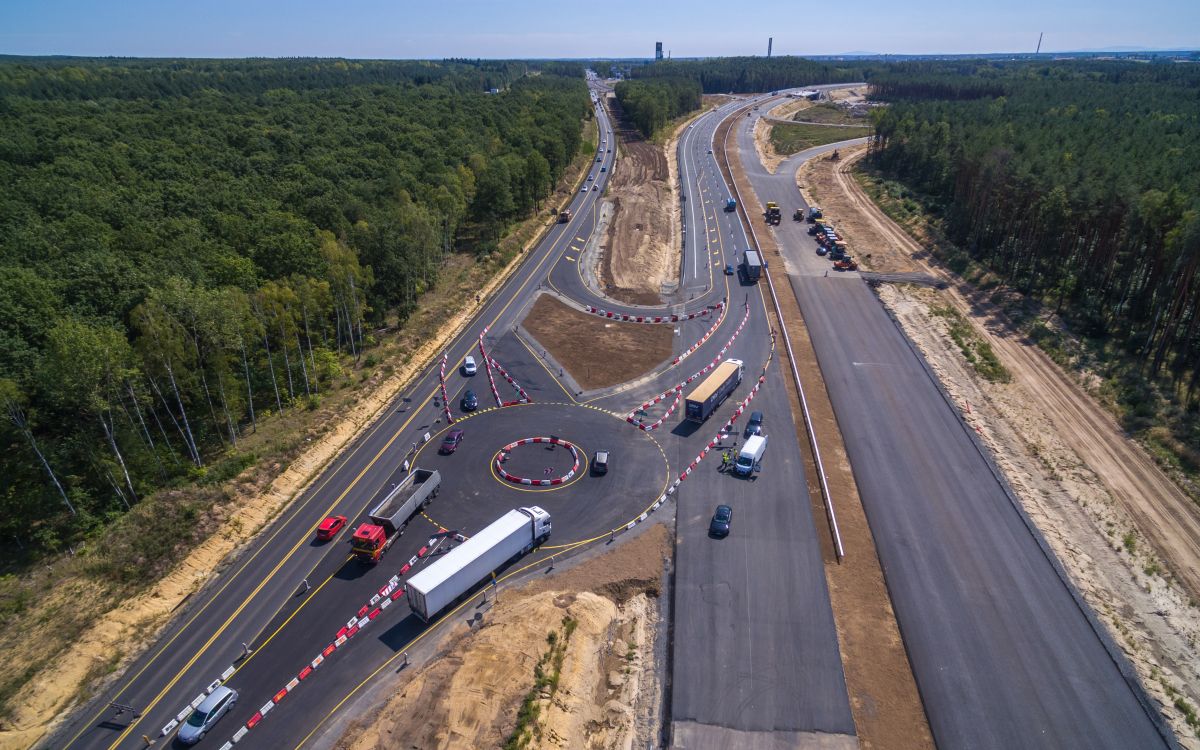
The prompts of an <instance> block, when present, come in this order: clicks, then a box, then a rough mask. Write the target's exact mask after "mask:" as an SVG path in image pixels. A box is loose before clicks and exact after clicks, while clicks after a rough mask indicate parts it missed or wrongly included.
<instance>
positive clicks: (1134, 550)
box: [800, 159, 1200, 748]
mask: <svg viewBox="0 0 1200 750" xmlns="http://www.w3.org/2000/svg"><path fill="white" fill-rule="evenodd" d="M847 162H849V163H847ZM852 163H853V159H850V160H843V162H842V163H841V164H838V163H833V162H827V161H820V162H817V163H816V164H814V165H813V166H812V168H811V169H810V170H806V171H805V173H804V174H803V176H802V177H801V179H800V182H801V185H802V187H804V188H805V189H807V190H808V191H809V192H810V194H811V197H812V198H813V199H815V200H816V201H817V202H819V203H820V204H821V206H822V208H823V209H825V214H826V216H827V217H828V218H830V219H831V220H832V221H833V222H834V223H835V225H836V226H838V229H839V231H840V232H844V233H845V235H846V236H847V238H848V240H849V242H850V245H851V247H852V248H862V249H866V248H870V250H869V252H870V255H871V256H872V257H870V259H869V262H870V265H871V266H872V268H874V269H876V270H887V271H923V272H926V273H931V274H934V275H937V276H940V277H941V278H943V279H945V280H946V281H947V282H948V284H949V288H948V289H946V290H944V291H934V290H931V289H928V288H916V287H910V286H892V285H883V286H881V287H880V289H879V294H880V297H881V299H882V300H883V301H884V303H885V304H886V305H887V306H888V308H889V309H890V310H891V311H892V313H893V314H894V315H895V316H896V318H897V319H898V320H899V322H900V324H901V325H902V326H903V328H904V330H905V333H906V334H907V335H908V336H909V337H910V338H911V339H912V340H913V341H914V342H915V343H916V344H917V345H918V346H919V347H920V348H921V350H922V353H923V354H924V356H925V357H926V359H927V360H928V361H929V363H930V365H931V366H932V367H933V369H934V371H935V372H936V373H937V375H938V377H939V379H940V380H941V381H942V383H943V384H944V385H945V387H946V389H947V391H948V392H949V393H950V394H951V397H952V399H953V400H954V402H955V404H956V405H957V406H958V408H959V409H960V410H961V411H962V413H963V414H964V416H965V417H966V419H967V421H968V422H969V423H970V424H971V425H972V426H973V427H974V428H975V429H976V430H977V431H978V432H979V434H980V435H981V436H982V437H983V439H984V441H985V442H986V443H987V445H988V447H989V448H990V449H991V451H992V453H993V454H994V455H995V456H996V459H997V462H998V464H999V465H1000V467H1001V469H1002V470H1003V471H1004V473H1005V476H1006V477H1007V478H1008V480H1009V482H1010V484H1011V485H1012V486H1013V488H1014V489H1015V490H1016V492H1017V494H1018V496H1019V498H1020V500H1021V503H1022V505H1023V506H1024V508H1025V510H1026V511H1027V512H1028V513H1029V515H1030V517H1031V518H1033V520H1034V521H1035V523H1037V525H1038V528H1039V529H1040V530H1041V531H1042V533H1043V535H1044V536H1045V537H1046V539H1047V540H1048V541H1049V543H1050V545H1051V547H1052V548H1053V549H1054V551H1055V554H1056V555H1057V556H1058V558H1059V560H1060V561H1061V562H1062V563H1063V565H1064V566H1065V567H1066V569H1067V571H1068V573H1069V575H1070V576H1071V578H1072V580H1073V581H1074V583H1075V585H1076V586H1077V587H1078V588H1079V589H1080V591H1081V592H1082V593H1083V596H1084V597H1085V599H1086V600H1087V601H1088V604H1089V605H1090V606H1091V607H1092V608H1093V610H1095V611H1096V612H1097V613H1098V615H1099V616H1100V619H1101V621H1103V622H1104V623H1105V625H1106V626H1107V627H1108V628H1109V630H1110V632H1111V633H1112V634H1113V636H1114V638H1115V640H1116V641H1117V643H1119V644H1120V646H1121V647H1122V648H1123V649H1124V651H1125V652H1126V654H1127V655H1128V656H1129V658H1130V660H1131V661H1132V662H1133V664H1134V665H1135V667H1136V669H1137V671H1138V673H1139V676H1140V677H1141V680H1142V682H1143V684H1144V685H1145V686H1146V688H1147V690H1148V691H1149V692H1150V693H1151V695H1153V696H1154V697H1155V698H1157V699H1158V700H1159V701H1160V703H1161V707H1162V711H1163V713H1164V715H1165V716H1166V717H1167V718H1168V720H1169V721H1170V722H1171V724H1172V726H1173V727H1174V728H1175V729H1176V731H1177V732H1178V734H1179V737H1180V738H1181V742H1182V744H1183V745H1184V746H1185V747H1190V748H1197V747H1200V741H1198V740H1197V738H1196V732H1197V729H1198V728H1200V727H1197V726H1195V725H1192V726H1189V725H1188V723H1187V715H1186V711H1185V710H1184V707H1189V706H1190V707H1191V708H1192V709H1193V710H1194V709H1195V708H1196V707H1197V706H1198V705H1200V650H1198V644H1200V618H1198V617H1197V611H1196V606H1195V601H1196V599H1195V596H1196V590H1195V589H1194V588H1191V587H1190V585H1189V584H1190V583H1191V582H1192V581H1194V580H1195V578H1194V577H1191V578H1189V577H1188V574H1189V573H1191V574H1193V575H1194V574H1195V573H1196V572H1197V571H1200V553H1198V552H1197V550H1198V549H1200V532H1198V531H1197V528H1198V527H1197V523H1198V518H1197V516H1198V515H1200V514H1198V513H1197V511H1196V508H1195V506H1194V505H1193V504H1192V503H1191V502H1190V501H1189V500H1188V499H1187V498H1186V496H1185V495H1183V493H1182V492H1180V491H1179V490H1178V489H1177V488H1176V487H1174V486H1173V485H1171V484H1170V482H1169V481H1168V479H1167V478H1166V477H1165V476H1164V475H1163V474H1162V472H1161V471H1160V470H1159V469H1158V467H1157V466H1156V465H1155V464H1154V462H1153V460H1152V459H1151V458H1150V457H1149V456H1148V455H1146V454H1145V453H1144V452H1143V451H1142V450H1141V449H1140V447H1139V446H1137V445H1136V444H1135V443H1133V442H1132V441H1130V440H1128V439H1127V438H1125V437H1124V436H1123V435H1122V434H1121V433H1120V431H1119V429H1118V428H1117V426H1116V424H1115V423H1114V422H1113V420H1112V419H1111V417H1110V416H1109V415H1108V414H1107V413H1105V412H1104V409H1103V407H1101V406H1100V405H1099V404H1097V403H1096V402H1095V401H1093V400H1092V399H1091V398H1090V397H1089V396H1088V395H1087V393H1086V392H1085V391H1084V389H1083V388H1081V387H1079V386H1078V384H1076V383H1075V382H1074V381H1072V380H1071V379H1070V378H1069V377H1067V376H1066V375H1065V374H1064V373H1063V372H1062V371H1061V370H1060V369H1059V368H1058V367H1057V366H1056V365H1054V363H1053V362H1051V361H1050V360H1049V358H1048V357H1047V356H1045V355H1044V354H1043V353H1042V352H1041V351H1040V350H1038V349H1037V348H1036V347H1035V346H1033V345H1032V344H1031V343H1030V342H1028V341H1027V340H1026V339H1025V338H1024V337H1023V336H1022V335H1020V334H1019V333H1018V332H1017V331H1016V330H1015V329H1014V328H1013V327H1012V326H1011V324H1009V323H1008V322H1007V321H1006V319H1005V318H1004V316H1003V314H1002V313H1000V311H999V310H997V309H996V308H995V307H994V305H992V304H991V303H990V301H989V300H988V298H987V293H981V292H978V291H977V290H975V289H973V288H971V287H970V286H969V285H967V284H966V283H965V282H963V281H962V280H961V279H960V278H958V277H957V276H955V275H954V274H951V273H949V272H948V271H946V270H945V269H942V268H940V267H938V266H936V265H934V264H933V263H932V262H931V261H930V260H929V259H928V254H927V253H926V252H925V251H924V249H923V248H922V246H921V244H919V243H918V242H916V241H915V240H913V239H912V238H911V237H910V236H909V235H908V234H906V233H905V232H904V231H903V230H902V229H901V228H900V227H898V226H896V225H895V223H893V222H892V221H891V220H890V219H889V218H888V217H887V216H886V215H885V214H884V213H883V212H882V211H881V210H880V209H879V208H878V207H877V206H876V205H875V204H874V203H873V202H871V201H870V199H869V198H868V197H867V196H866V194H865V193H864V192H863V191H862V189H861V187H860V186H859V185H858V183H857V182H856V181H855V180H854V179H853V177H852V176H851V175H849V174H847V170H848V169H849V168H850V166H851V165H852ZM860 252H863V251H860ZM860 258H864V259H866V258H867V254H866V252H863V254H862V255H860ZM945 307H950V308H952V309H954V310H957V311H958V313H959V314H960V315H961V316H962V317H963V319H965V320H967V321H969V322H970V323H971V324H972V325H973V327H974V329H975V332H976V334H977V335H978V336H979V337H980V338H981V339H982V340H984V341H986V342H987V343H988V344H990V346H991V347H992V349H993V350H994V351H995V353H996V355H997V357H998V358H999V360H1000V362H1001V364H1003V365H1004V367H1005V368H1007V370H1008V372H1009V373H1010V374H1011V376H1012V378H1011V382H1008V383H996V382H989V381H987V380H985V379H983V378H981V377H980V376H979V375H978V374H977V373H976V372H975V371H974V369H973V368H972V367H971V365H970V364H969V363H968V362H967V361H966V360H965V358H964V357H963V355H962V353H961V352H960V350H959V348H958V346H957V345H956V344H955V343H954V341H953V340H952V338H951V335H950V332H949V324H950V321H949V320H948V318H947V317H946V316H945V315H944V314H937V310H938V309H939V308H945ZM1177 701H1179V703H1177Z"/></svg>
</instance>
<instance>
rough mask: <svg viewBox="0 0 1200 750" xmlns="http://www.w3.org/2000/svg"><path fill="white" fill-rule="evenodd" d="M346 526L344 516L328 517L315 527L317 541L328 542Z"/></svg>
mask: <svg viewBox="0 0 1200 750" xmlns="http://www.w3.org/2000/svg"><path fill="white" fill-rule="evenodd" d="M345 526H346V517H345V516H330V517H329V518H326V519H325V520H324V521H322V522H321V525H320V526H318V527H317V539H319V540H321V541H322V542H328V541H329V540H330V539H333V538H334V537H335V536H337V533H338V532H339V531H341V530H342V529H343V528H344V527H345Z"/></svg>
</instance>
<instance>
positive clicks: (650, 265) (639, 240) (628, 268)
mask: <svg viewBox="0 0 1200 750" xmlns="http://www.w3.org/2000/svg"><path fill="white" fill-rule="evenodd" d="M607 101H608V104H609V109H610V112H611V114H612V118H613V127H614V131H615V133H616V136H615V137H616V141H617V142H616V143H615V144H610V145H611V146H612V147H613V148H616V149H617V157H618V158H617V160H616V163H615V164H614V166H613V175H612V180H611V181H610V182H609V184H608V188H607V190H608V194H607V196H606V197H607V198H608V200H609V201H610V202H611V203H612V220H611V221H610V222H609V224H608V232H607V233H606V235H605V236H604V238H603V239H602V240H601V252H602V259H601V262H600V275H601V281H602V284H603V288H604V290H605V294H607V295H608V296H609V297H611V298H613V299H615V300H619V301H621V302H626V303H629V304H635V305H659V304H662V293H663V290H664V285H665V287H666V288H667V289H670V288H672V287H673V286H674V285H675V284H676V283H678V279H679V262H680V261H679V257H680V256H679V251H678V250H679V242H678V236H677V232H678V227H679V226H680V218H679V199H678V196H677V195H676V193H675V187H674V185H675V171H676V166H675V158H674V154H675V144H676V141H677V138H678V135H679V131H681V130H682V129H683V128H685V127H687V124H686V120H685V121H683V122H681V123H680V124H679V126H678V127H677V128H676V129H675V130H674V132H673V133H672V134H671V137H669V138H668V139H667V140H666V143H665V144H663V145H658V144H655V143H652V142H650V141H648V140H646V139H645V138H643V137H642V135H641V134H640V133H639V132H638V131H637V130H636V129H635V128H633V127H632V126H630V125H629V124H628V123H627V122H625V121H624V120H623V118H622V117H621V107H620V104H618V103H617V102H616V99H615V98H609V99H608V100H607Z"/></svg>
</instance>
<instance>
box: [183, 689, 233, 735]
mask: <svg viewBox="0 0 1200 750" xmlns="http://www.w3.org/2000/svg"><path fill="white" fill-rule="evenodd" d="M237 699H238V694H237V691H236V690H233V689H231V688H227V687H225V686H224V685H222V686H221V687H219V688H217V689H216V690H214V691H212V692H211V693H209V695H208V697H207V698H205V699H204V702H203V703H201V704H200V705H199V706H196V710H195V711H193V712H192V715H191V716H189V717H188V720H187V722H185V723H184V725H183V726H182V727H180V728H179V734H178V735H177V736H176V737H177V739H178V740H179V741H180V742H182V743H183V744H185V745H195V744H196V743H197V742H199V741H200V740H202V739H203V738H204V735H205V734H207V733H208V730H210V729H212V728H213V725H214V724H216V723H217V722H218V721H220V719H221V717H222V716H224V715H225V714H227V713H229V709H231V708H233V704H234V703H237Z"/></svg>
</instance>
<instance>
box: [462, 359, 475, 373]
mask: <svg viewBox="0 0 1200 750" xmlns="http://www.w3.org/2000/svg"><path fill="white" fill-rule="evenodd" d="M462 370H463V375H474V374H475V373H476V372H478V371H479V368H478V367H476V366H475V358H474V357H472V356H470V355H468V356H467V358H466V359H464V360H463V368H462Z"/></svg>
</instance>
